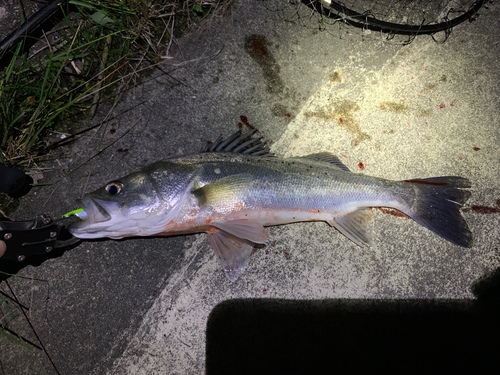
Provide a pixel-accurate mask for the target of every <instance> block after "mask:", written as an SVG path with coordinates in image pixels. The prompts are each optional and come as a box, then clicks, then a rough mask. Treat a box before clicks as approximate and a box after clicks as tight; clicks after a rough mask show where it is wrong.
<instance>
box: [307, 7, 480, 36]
mask: <svg viewBox="0 0 500 375" xmlns="http://www.w3.org/2000/svg"><path fill="white" fill-rule="evenodd" d="M302 2H303V3H304V4H306V5H307V6H309V7H312V8H314V9H315V10H317V11H318V12H320V13H321V14H323V15H324V16H325V17H328V18H333V19H339V20H340V19H342V20H343V21H344V22H346V23H347V24H349V25H351V26H355V27H360V28H365V29H370V30H373V31H380V32H384V33H389V34H401V35H420V34H435V33H437V32H439V31H443V30H450V29H451V28H453V27H455V26H457V25H458V24H460V23H462V22H464V21H466V20H470V19H472V18H473V17H474V16H475V14H476V13H477V11H478V10H479V9H480V8H481V7H482V6H483V4H484V3H485V2H486V0H478V1H476V2H475V3H474V5H472V7H471V8H470V9H469V10H468V11H467V12H466V13H463V14H462V15H460V16H458V17H456V18H453V19H451V20H448V21H446V22H441V23H437V24H433V25H404V24H397V23H391V22H385V21H381V20H378V19H376V18H372V17H368V16H367V15H363V14H361V13H358V12H356V11H354V10H351V9H349V8H346V7H345V6H344V5H342V4H341V3H337V2H335V1H332V2H331V4H328V3H327V2H325V1H322V0H314V1H311V0H302ZM330 9H331V10H332V12H330ZM339 13H340V14H343V15H345V16H346V17H341V16H340V15H339Z"/></svg>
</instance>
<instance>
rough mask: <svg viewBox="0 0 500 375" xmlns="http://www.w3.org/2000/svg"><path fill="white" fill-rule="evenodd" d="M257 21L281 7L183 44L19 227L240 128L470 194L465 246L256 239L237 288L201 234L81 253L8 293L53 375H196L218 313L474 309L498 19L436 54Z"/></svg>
mask: <svg viewBox="0 0 500 375" xmlns="http://www.w3.org/2000/svg"><path fill="white" fill-rule="evenodd" d="M283 3H285V2H283ZM269 4H274V5H276V4H279V2H272V3H269V2H264V3H262V2H255V1H240V2H239V3H238V4H237V6H236V8H235V10H234V12H233V15H232V16H231V17H230V18H229V19H226V20H223V21H221V22H214V24H213V25H212V26H211V28H210V29H209V30H210V31H206V30H205V31H200V32H194V33H192V34H191V35H189V36H187V37H185V38H183V39H181V40H180V41H179V45H177V46H176V48H175V49H173V50H172V51H171V57H172V58H170V59H165V64H164V65H163V66H162V68H163V70H164V71H165V72H170V73H169V75H166V74H160V73H159V72H155V73H153V76H151V77H148V79H147V80H146V81H145V82H143V83H142V84H138V85H137V86H136V87H135V88H134V89H132V90H130V91H129V92H128V93H127V95H126V96H124V98H123V101H122V103H121V104H120V105H119V106H118V107H117V108H116V109H115V111H114V114H115V115H116V114H119V113H121V112H123V111H125V110H126V109H127V108H131V107H133V106H135V105H138V104H140V105H138V106H137V107H136V108H134V109H133V110H132V111H130V112H127V114H126V115H123V116H120V117H117V118H116V119H115V120H113V121H111V122H110V123H108V124H107V126H106V127H105V128H102V129H100V130H99V131H98V132H96V133H92V134H89V135H87V136H85V137H83V138H82V139H80V140H79V141H78V142H77V143H76V144H75V145H74V146H73V147H72V148H71V149H68V150H64V151H63V152H60V153H59V154H55V155H54V157H53V159H52V160H51V161H50V162H49V163H52V164H53V166H54V169H53V170H52V171H47V172H45V180H44V181H47V180H51V179H53V178H56V177H57V176H60V175H61V174H62V173H63V171H62V170H61V167H59V164H61V165H62V169H63V170H64V171H68V170H71V169H72V168H74V167H76V166H77V165H79V164H80V163H81V162H83V161H84V160H86V159H87V158H89V157H90V156H92V155H93V154H94V153H95V152H97V150H98V149H99V147H103V146H105V145H107V144H109V143H110V142H112V141H114V140H116V139H118V138H119V137H120V136H121V135H123V134H124V133H125V132H126V131H127V129H129V128H130V126H132V125H133V124H135V123H136V122H137V124H136V125H135V126H134V127H133V128H132V130H130V132H129V133H127V134H126V135H124V136H123V138H121V139H119V140H118V141H117V142H116V143H115V144H114V145H113V146H111V147H110V148H108V149H107V150H105V151H104V152H102V153H101V154H100V155H99V156H98V157H97V158H95V159H94V160H93V161H91V162H89V163H88V164H87V165H86V166H84V167H82V168H81V169H80V170H78V171H77V172H75V173H74V174H72V175H70V176H69V177H67V178H65V179H64V180H63V181H62V182H60V183H58V184H56V185H55V186H52V187H44V188H38V189H33V190H32V192H31V193H30V194H29V195H28V196H26V197H25V198H23V200H22V204H21V209H20V210H19V211H18V212H16V214H15V215H14V218H15V219H27V218H31V217H33V216H34V215H35V214H37V213H40V212H43V213H47V214H49V215H52V216H54V217H58V216H60V215H62V214H64V213H66V212H68V211H70V210H72V209H75V208H77V206H76V203H75V199H77V198H80V197H81V195H82V194H83V193H84V192H85V191H92V190H94V189H96V188H98V187H101V186H102V185H104V184H105V183H106V182H108V181H110V180H113V179H115V178H119V177H121V176H123V175H126V174H128V173H129V172H131V171H133V170H135V169H138V168H140V167H142V166H145V165H147V164H149V163H151V162H153V161H156V160H160V159H163V158H168V157H173V156H176V155H182V154H187V153H192V152H196V151H198V150H199V149H200V148H201V146H202V145H204V143H205V142H206V141H207V140H214V139H215V138H217V137H218V136H219V135H220V134H224V135H228V134H230V133H232V132H234V131H235V130H237V129H238V124H239V123H240V124H242V123H243V122H244V120H245V117H246V119H247V122H248V123H249V124H250V125H252V126H255V127H257V128H258V129H259V131H260V132H261V134H262V135H263V136H264V137H265V138H266V139H267V140H268V141H270V143H271V145H272V146H271V149H272V151H273V152H275V153H276V154H277V155H280V156H284V157H289V156H299V155H307V154H308V153H315V152H322V151H330V152H333V153H335V154H336V155H338V156H339V157H340V158H341V159H342V160H343V161H344V162H345V164H346V165H347V166H348V167H349V168H350V169H351V170H353V171H358V172H359V173H364V174H369V175H374V176H378V177H384V178H388V179H394V180H401V179H410V178H426V177H433V176H446V175H457V176H463V177H467V178H470V179H471V181H472V185H473V187H472V197H471V199H470V200H469V202H468V203H467V204H466V207H468V208H469V209H466V210H465V211H464V216H465V218H466V220H467V222H468V224H469V226H470V228H471V230H472V231H473V233H474V246H473V247H472V248H470V249H466V248H461V247H458V246H455V245H452V244H450V243H448V242H446V241H444V240H442V239H441V238H439V237H437V236H435V235H434V234H433V233H431V232H429V231H428V230H426V229H425V228H422V227H420V226H419V225H418V224H416V223H415V222H413V221H412V220H408V219H407V218H402V217H396V216H394V215H390V214H387V213H384V212H382V211H381V210H374V215H373V220H372V221H371V222H370V224H369V227H370V232H371V234H372V238H373V246H371V247H370V248H364V249H362V248H359V247H357V246H356V245H355V244H353V243H352V242H351V241H349V240H348V239H347V238H346V237H344V236H343V235H342V234H340V233H339V232H338V231H336V230H335V229H333V228H331V227H329V226H328V225H327V224H326V223H321V222H317V223H298V224H293V225H284V226H280V227H271V228H268V232H269V236H270V239H271V242H270V244H269V246H268V247H267V248H266V249H265V250H259V251H257V252H256V253H255V254H254V255H253V256H252V259H251V261H250V264H249V267H248V269H247V270H246V272H245V273H244V274H243V276H242V277H241V278H240V279H239V280H238V281H237V282H235V283H231V282H229V281H228V280H227V279H226V277H225V275H224V273H223V271H222V269H221V267H220V265H219V263H218V261H217V259H216V257H215V256H214V254H213V251H212V250H211V248H210V245H209V242H208V239H207V238H206V235H205V234H196V235H189V236H178V237H170V238H145V239H130V240H122V241H112V240H100V241H89V242H84V243H82V244H81V245H79V246H77V247H75V248H74V249H71V250H68V251H66V252H64V254H62V255H61V256H57V257H54V258H51V259H48V260H45V261H44V262H42V263H41V264H40V265H37V266H32V265H29V266H27V267H25V268H23V269H22V270H21V271H20V272H19V274H18V275H21V276H23V277H22V278H20V277H11V278H10V279H9V284H10V286H11V287H12V289H13V290H14V291H15V292H16V295H17V296H18V298H19V299H20V301H21V302H22V303H23V304H24V305H26V306H27V307H28V308H29V310H28V311H27V313H28V315H29V317H30V319H31V322H32V324H33V326H34V327H35V329H36V331H37V333H38V335H39V336H40V339H41V340H42V342H43V343H44V345H45V347H46V349H47V351H48V353H49V354H50V356H51V358H52V360H53V362H54V363H55V364H56V366H57V368H58V369H59V372H60V373H61V374H109V375H114V374H116V375H118V374H202V373H204V363H205V330H206V323H207V318H208V316H209V314H210V312H211V310H212V309H213V308H214V307H215V306H216V305H217V304H218V303H220V302H222V301H225V300H228V299H233V298H279V299H293V300H297V299H338V298H346V299H351V298H358V299H365V298H371V299H458V300H465V299H473V298H474V295H473V294H472V293H471V290H470V286H471V284H472V283H473V282H474V280H476V279H478V278H479V277H481V276H483V275H484V274H486V273H488V272H490V271H492V270H494V269H495V268H497V267H498V266H499V265H500V252H499V250H498V248H499V247H498V246H499V238H500V237H499V226H498V222H499V216H498V208H499V206H498V205H499V199H500V180H499V176H500V173H499V168H500V167H499V163H498V160H499V159H500V151H499V148H498V144H499V132H498V128H499V120H498V118H497V114H498V113H499V108H498V106H499V105H498V98H499V87H500V85H499V83H498V82H500V73H499V72H500V71H499V69H498V58H499V47H498V40H500V35H499V34H500V27H499V26H500V25H499V23H500V18H499V17H498V15H499V11H500V5H499V4H498V3H493V4H489V6H488V9H483V10H481V11H480V17H479V18H478V19H477V20H476V21H475V22H473V23H468V22H467V23H464V24H461V25H459V26H458V27H456V28H455V29H454V30H453V32H452V34H451V35H450V37H449V38H448V40H447V41H446V42H445V43H444V44H439V43H436V42H434V41H433V40H432V38H430V37H428V36H421V37H418V38H416V39H415V40H414V41H413V42H412V43H410V44H409V45H406V46H403V45H402V44H401V43H398V42H397V41H386V40H384V39H383V38H381V37H380V36H379V35H375V33H368V32H364V33H363V32H361V31H359V30H355V29H351V28H347V27H345V26H342V27H338V26H330V27H327V29H326V30H323V31H320V30H319V29H318V27H317V26H316V24H315V20H314V19H310V20H308V19H307V15H306V13H304V14H303V15H304V16H305V17H304V18H302V19H301V20H300V21H295V22H286V21H285V20H284V18H283V15H282V13H279V12H276V11H270V10H269V9H268V7H266V6H268V5H269ZM252 35H254V36H252ZM255 35H259V36H255ZM259 48H265V49H266V51H267V53H266V54H263V55H262V54H259V50H258V49H259ZM241 116H244V117H241ZM243 127H246V125H245V124H243ZM112 129H115V130H116V131H115V132H112V131H110V130H112ZM125 150H126V151H125ZM56 167H57V168H56ZM473 206H477V207H473ZM479 206H482V207H483V209H481V207H479ZM471 207H472V208H471ZM484 207H487V208H488V207H489V208H491V209H490V210H488V209H484ZM495 207H496V208H495ZM495 211H496V213H488V212H495ZM12 314H13V319H12V322H13V324H14V325H15V327H16V329H18V331H19V332H20V333H22V334H25V335H26V336H27V337H29V338H30V339H31V340H33V341H34V342H36V338H34V337H33V335H32V333H31V331H30V328H29V326H27V324H26V322H25V320H24V319H23V317H22V316H19V314H18V313H16V311H15V309H13V313H12ZM0 353H2V354H1V355H0V357H1V361H2V366H3V367H4V369H9V371H7V370H5V371H6V372H5V373H9V374H43V373H47V374H53V373H55V372H54V370H53V369H52V367H51V366H50V364H49V362H48V359H47V357H46V356H44V355H43V354H42V353H41V352H40V351H39V350H36V349H35V350H33V351H28V350H27V349H25V348H24V347H19V346H18V345H15V344H13V343H11V342H10V341H8V340H6V339H5V338H3V337H1V338H0Z"/></svg>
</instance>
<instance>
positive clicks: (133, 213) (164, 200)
mask: <svg viewBox="0 0 500 375" xmlns="http://www.w3.org/2000/svg"><path fill="white" fill-rule="evenodd" d="M195 172H196V168H195V167H194V166H188V165H185V166H183V165H178V164H175V163H169V162H158V163H155V164H153V165H151V166H149V167H145V168H143V169H140V170H138V171H136V172H134V173H131V174H129V175H128V176H125V177H123V178H119V179H116V180H113V181H110V182H108V183H107V184H106V185H104V186H103V187H101V188H99V189H97V190H95V191H93V192H91V193H88V194H85V196H84V197H83V198H82V199H81V200H78V203H79V205H80V207H81V210H78V211H80V213H79V214H78V215H77V216H78V217H79V218H80V219H81V220H79V221H78V222H76V223H73V224H71V225H70V226H69V227H68V230H69V231H70V233H71V234H73V235H74V236H76V237H78V238H82V239H92V238H102V237H108V238H113V239H119V238H123V237H133V236H152V235H155V234H158V233H161V232H162V231H163V228H164V226H165V225H166V223H167V222H168V221H170V220H172V218H173V217H174V216H175V212H176V209H178V208H179V203H180V202H181V201H182V200H183V197H186V195H187V194H189V193H190V185H192V184H193V178H194V175H195ZM82 210H83V212H82ZM177 211H178V210H177Z"/></svg>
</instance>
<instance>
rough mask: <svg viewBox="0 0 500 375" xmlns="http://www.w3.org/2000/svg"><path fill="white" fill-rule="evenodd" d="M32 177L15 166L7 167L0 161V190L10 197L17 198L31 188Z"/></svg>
mask: <svg viewBox="0 0 500 375" xmlns="http://www.w3.org/2000/svg"><path fill="white" fill-rule="evenodd" d="M32 183H33V179H32V178H31V177H30V176H28V175H26V174H25V173H24V172H23V171H21V170H20V169H17V168H8V167H6V166H5V165H3V164H2V163H0V191H2V192H4V193H6V194H8V195H9V196H11V197H12V198H19V197H22V196H23V195H26V194H27V193H28V192H29V191H30V190H31V184H32Z"/></svg>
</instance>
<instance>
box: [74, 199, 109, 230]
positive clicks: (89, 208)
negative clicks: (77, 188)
mask: <svg viewBox="0 0 500 375" xmlns="http://www.w3.org/2000/svg"><path fill="white" fill-rule="evenodd" d="M77 202H78V204H79V205H80V207H81V208H82V209H83V211H85V213H86V217H85V216H82V217H81V219H82V221H83V222H86V221H89V222H90V223H91V224H97V223H102V222H105V221H109V220H111V215H110V214H109V213H108V211H106V209H105V208H104V207H103V205H104V203H105V202H104V201H100V200H98V199H93V198H91V197H89V196H85V197H83V199H77Z"/></svg>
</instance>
